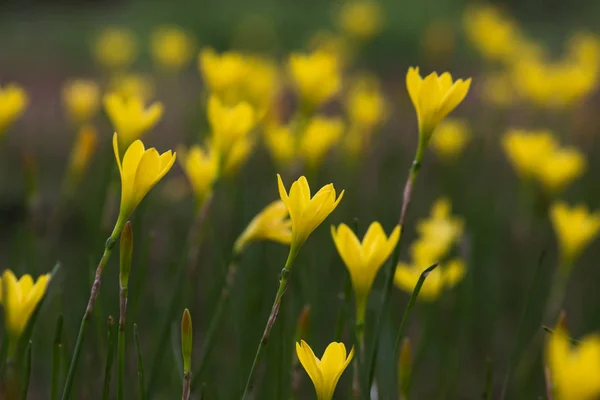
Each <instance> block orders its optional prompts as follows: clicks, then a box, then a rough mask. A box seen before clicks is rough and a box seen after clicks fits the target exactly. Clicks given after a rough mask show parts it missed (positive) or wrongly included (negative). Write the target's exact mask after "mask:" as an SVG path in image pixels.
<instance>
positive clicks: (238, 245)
mask: <svg viewBox="0 0 600 400" xmlns="http://www.w3.org/2000/svg"><path fill="white" fill-rule="evenodd" d="M288 215H289V213H288V210H287V207H286V206H285V204H284V202H283V201H281V200H276V201H274V202H272V203H271V204H269V205H268V206H266V207H265V208H264V209H263V210H262V211H261V212H260V213H258V215H256V216H255V217H254V218H253V219H252V221H250V223H249V224H248V226H247V227H246V229H244V232H242V234H241V235H240V236H239V237H238V239H237V240H236V241H235V245H234V252H235V253H236V254H240V253H241V252H242V251H243V250H244V248H245V247H246V245H248V243H250V242H254V241H258V240H272V241H274V242H279V243H282V244H289V243H290V242H291V241H292V229H291V228H292V221H290V219H289V218H288Z"/></svg>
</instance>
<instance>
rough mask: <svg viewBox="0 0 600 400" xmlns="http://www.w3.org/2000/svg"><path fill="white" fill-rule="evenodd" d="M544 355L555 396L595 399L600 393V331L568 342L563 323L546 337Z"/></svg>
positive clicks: (559, 399) (572, 399)
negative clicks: (577, 341) (579, 339)
mask: <svg viewBox="0 0 600 400" xmlns="http://www.w3.org/2000/svg"><path fill="white" fill-rule="evenodd" d="M546 359H547V363H548V368H549V369H550V381H551V382H552V385H553V389H554V390H553V392H554V395H555V396H556V399H557V400H594V399H597V398H598V397H599V396H600V379H598V377H599V376H600V335H597V334H596V335H588V336H586V337H584V338H583V339H582V340H581V342H580V343H579V344H576V345H573V344H571V342H570V340H569V337H568V334H567V332H566V331H565V329H564V328H563V327H560V326H559V327H557V328H556V330H555V331H554V332H553V333H552V334H551V335H550V337H549V338H548V342H547V345H546Z"/></svg>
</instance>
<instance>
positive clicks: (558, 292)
mask: <svg viewBox="0 0 600 400" xmlns="http://www.w3.org/2000/svg"><path fill="white" fill-rule="evenodd" d="M567 271H570V268H565V267H563V266H562V265H559V268H558V269H557V270H556V273H555V274H554V278H553V280H552V287H551V289H550V295H549V296H548V301H547V302H546V310H545V311H544V322H545V323H547V324H554V323H555V322H556V318H557V317H558V313H559V312H560V309H561V307H562V304H563V300H564V299H565V292H566V291H567V283H569V273H568V272H567Z"/></svg>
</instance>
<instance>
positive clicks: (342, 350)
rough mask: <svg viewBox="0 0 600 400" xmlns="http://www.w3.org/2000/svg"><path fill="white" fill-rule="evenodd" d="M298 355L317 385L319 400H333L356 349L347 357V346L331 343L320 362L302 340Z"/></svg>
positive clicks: (297, 347)
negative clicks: (337, 386) (338, 384)
mask: <svg viewBox="0 0 600 400" xmlns="http://www.w3.org/2000/svg"><path fill="white" fill-rule="evenodd" d="M296 354H297V355H298V360H300V363H301V364H302V366H303V367H304V369H305V370H306V373H307V374H308V376H309V377H310V380H311V381H312V382H313V385H315V391H316V392H317V399H318V400H331V399H333V393H334V392H335V387H336V385H337V383H338V381H339V380H340V377H341V376H342V374H343V373H344V370H345V369H346V367H347V366H348V364H350V361H352V357H354V347H353V348H352V350H350V354H348V356H347V357H346V346H344V344H343V343H337V342H333V343H330V344H329V346H327V349H325V353H323V357H322V358H321V359H320V360H319V359H318V358H317V357H316V356H315V353H313V351H312V349H311V348H310V346H309V345H308V344H307V343H306V342H305V341H304V340H302V341H301V342H300V343H296Z"/></svg>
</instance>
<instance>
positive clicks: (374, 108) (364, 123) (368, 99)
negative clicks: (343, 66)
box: [346, 76, 387, 131]
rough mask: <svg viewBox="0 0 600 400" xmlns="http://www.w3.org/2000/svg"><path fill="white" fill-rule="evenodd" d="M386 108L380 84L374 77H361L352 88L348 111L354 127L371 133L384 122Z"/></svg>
mask: <svg viewBox="0 0 600 400" xmlns="http://www.w3.org/2000/svg"><path fill="white" fill-rule="evenodd" d="M386 108H387V105H386V102H385V99H384V98H383V94H382V93H381V89H380V87H379V82H378V81H377V80H376V79H375V78H374V77H371V76H363V77H359V78H358V79H357V80H356V81H355V82H354V83H353V85H352V86H351V87H350V90H349V91H348V96H347V102H346V109H347V110H348V117H349V118H350V121H351V122H352V124H353V125H355V126H357V127H360V128H361V129H365V130H369V131H370V130H372V129H374V128H376V127H377V126H378V125H379V124H381V122H382V121H383V120H384V118H385V113H386Z"/></svg>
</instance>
